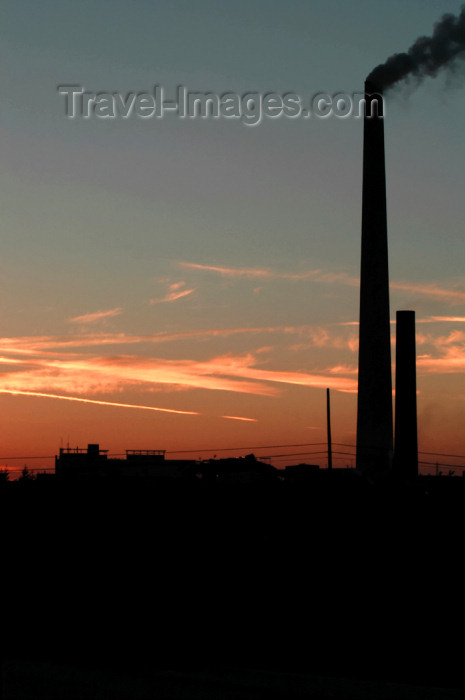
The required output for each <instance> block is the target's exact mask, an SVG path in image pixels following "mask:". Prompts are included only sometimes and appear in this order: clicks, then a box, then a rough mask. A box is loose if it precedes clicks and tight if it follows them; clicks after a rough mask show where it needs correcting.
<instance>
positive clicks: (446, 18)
mask: <svg viewBox="0 0 465 700" xmlns="http://www.w3.org/2000/svg"><path fill="white" fill-rule="evenodd" d="M459 59H462V60H463V59H465V5H462V9H461V11H460V14H459V15H458V17H454V15H450V14H446V15H443V17H442V18H441V19H440V20H439V22H436V24H435V25H434V31H433V35H432V36H430V37H427V36H421V37H419V38H418V39H417V40H416V41H415V43H414V44H413V45H412V46H411V47H410V48H409V50H408V51H407V53H396V54H394V55H393V56H390V58H388V59H387V61H386V63H382V64H380V65H379V66H377V67H376V68H375V69H374V70H372V71H371V73H370V75H369V76H368V78H367V81H369V82H372V83H374V84H375V85H376V86H377V87H379V88H381V89H383V88H389V87H391V86H392V85H394V84H396V83H398V82H400V81H401V80H405V79H406V78H408V77H409V76H413V77H414V78H415V79H416V80H417V81H418V82H421V80H423V78H426V77H427V76H430V77H434V76H435V75H436V74H437V73H438V71H439V70H441V69H446V68H452V67H453V65H454V64H455V63H456V61H457V60H459Z"/></svg>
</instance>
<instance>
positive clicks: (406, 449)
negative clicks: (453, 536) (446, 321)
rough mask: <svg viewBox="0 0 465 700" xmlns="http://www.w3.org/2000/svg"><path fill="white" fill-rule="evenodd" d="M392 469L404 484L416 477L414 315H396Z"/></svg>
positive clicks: (400, 312)
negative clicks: (404, 481)
mask: <svg viewBox="0 0 465 700" xmlns="http://www.w3.org/2000/svg"><path fill="white" fill-rule="evenodd" d="M395 412H396V414H395V443H394V444H395V449H394V469H395V472H396V474H397V475H398V476H399V477H400V478H401V479H402V480H406V481H412V480H414V479H415V477H417V476H418V438H417V379H416V353H415V311H398V312H397V314H396V399H395Z"/></svg>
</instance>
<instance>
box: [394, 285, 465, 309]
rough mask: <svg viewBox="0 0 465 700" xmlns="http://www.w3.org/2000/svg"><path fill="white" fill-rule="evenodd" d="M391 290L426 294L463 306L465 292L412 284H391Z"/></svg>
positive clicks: (436, 286)
mask: <svg viewBox="0 0 465 700" xmlns="http://www.w3.org/2000/svg"><path fill="white" fill-rule="evenodd" d="M391 289H399V290H401V291H403V292H413V293H414V294H424V295H426V296H429V297H432V298H433V299H440V300H442V301H445V302H448V303H450V304H463V302H465V292H462V291H460V290H456V289H447V288H444V287H439V286H438V285H437V284H421V283H419V284H416V283H410V282H391Z"/></svg>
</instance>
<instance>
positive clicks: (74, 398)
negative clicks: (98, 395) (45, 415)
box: [0, 389, 200, 416]
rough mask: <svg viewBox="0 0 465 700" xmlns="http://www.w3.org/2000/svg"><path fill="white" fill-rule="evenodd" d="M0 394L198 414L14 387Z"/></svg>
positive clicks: (190, 412) (3, 390)
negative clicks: (20, 389)
mask: <svg viewBox="0 0 465 700" xmlns="http://www.w3.org/2000/svg"><path fill="white" fill-rule="evenodd" d="M0 394H11V395H13V396H38V397H40V398H46V399H62V400H63V401H80V402H81V403H93V404H98V405H99V406H117V407H118V408H140V409H143V410H145V411H162V412H164V413H182V414H184V415H190V416H198V415H200V414H199V413H197V411H179V410H175V409H174V408H157V407H155V406H139V405H136V404H131V403H116V402H115V401H97V400H96V399H84V398H82V397H80V396H61V395H59V394H45V393H42V392H40V391H19V390H15V389H0Z"/></svg>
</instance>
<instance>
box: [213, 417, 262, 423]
mask: <svg viewBox="0 0 465 700" xmlns="http://www.w3.org/2000/svg"><path fill="white" fill-rule="evenodd" d="M221 418H228V419H229V420H243V421H247V422H248V423H257V422H258V421H257V419H256V418H244V417H243V416H221Z"/></svg>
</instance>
